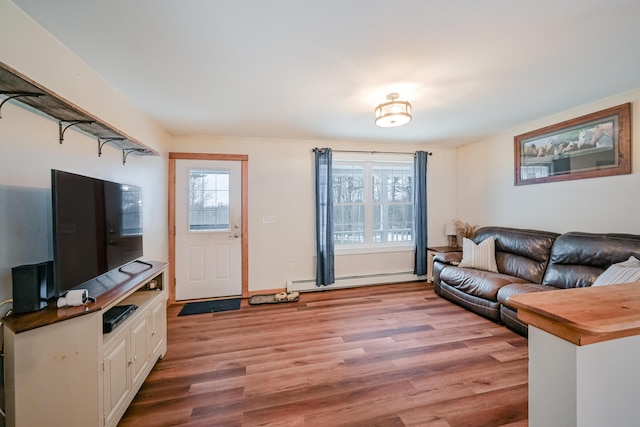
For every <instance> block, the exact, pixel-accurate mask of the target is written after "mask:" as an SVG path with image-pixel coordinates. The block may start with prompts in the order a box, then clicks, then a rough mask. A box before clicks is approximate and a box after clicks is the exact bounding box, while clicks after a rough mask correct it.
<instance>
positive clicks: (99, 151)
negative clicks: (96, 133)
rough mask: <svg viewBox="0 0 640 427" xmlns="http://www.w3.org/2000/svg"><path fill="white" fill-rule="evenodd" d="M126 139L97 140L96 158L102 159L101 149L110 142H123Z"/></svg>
mask: <svg viewBox="0 0 640 427" xmlns="http://www.w3.org/2000/svg"><path fill="white" fill-rule="evenodd" d="M125 139H126V138H100V137H99V138H98V157H102V147H104V144H106V143H107V142H111V141H124V140H125Z"/></svg>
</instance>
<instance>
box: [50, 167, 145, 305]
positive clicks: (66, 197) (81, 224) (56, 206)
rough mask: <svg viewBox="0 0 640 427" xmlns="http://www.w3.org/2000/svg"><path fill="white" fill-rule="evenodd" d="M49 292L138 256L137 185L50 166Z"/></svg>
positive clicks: (139, 207)
mask: <svg viewBox="0 0 640 427" xmlns="http://www.w3.org/2000/svg"><path fill="white" fill-rule="evenodd" d="M51 193H52V203H53V211H52V213H53V215H52V217H53V283H54V292H55V296H56V297H58V296H60V295H63V294H64V293H65V292H66V291H68V290H69V289H72V288H76V287H81V285H82V284H83V283H85V282H87V281H89V280H91V279H94V278H96V277H98V276H100V275H102V274H104V273H107V272H109V271H111V270H114V269H116V268H120V267H122V266H123V265H125V264H128V263H130V262H132V261H135V260H137V259H138V258H140V257H141V256H142V189H141V188H139V187H136V186H133V185H127V184H119V183H116V182H110V181H105V180H101V179H97V178H91V177H87V176H82V175H76V174H73V173H69V172H63V171H59V170H55V169H53V170H51Z"/></svg>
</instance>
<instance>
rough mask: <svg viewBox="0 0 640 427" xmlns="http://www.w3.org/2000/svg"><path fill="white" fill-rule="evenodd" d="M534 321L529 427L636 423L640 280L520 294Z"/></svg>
mask: <svg viewBox="0 0 640 427" xmlns="http://www.w3.org/2000/svg"><path fill="white" fill-rule="evenodd" d="M510 301H511V302H512V304H513V305H514V306H515V307H516V308H517V309H518V318H519V319H520V320H522V321H524V322H526V323H528V324H529V426H530V427H537V426H565V425H566V426H580V427H583V426H588V427H591V426H593V427H598V426H604V425H607V426H609V425H610V426H637V425H639V424H638V423H639V422H640V421H639V419H638V415H637V413H638V411H637V408H638V395H639V394H640V366H639V365H640V283H632V284H622V285H610V286H601V287H595V288H578V289H566V290H558V291H550V292H536V293H531V294H526V295H514V296H512V297H511V298H510Z"/></svg>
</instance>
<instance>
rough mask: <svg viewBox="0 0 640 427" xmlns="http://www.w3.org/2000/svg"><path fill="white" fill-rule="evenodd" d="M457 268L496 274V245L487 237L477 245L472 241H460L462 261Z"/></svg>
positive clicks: (491, 238)
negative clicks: (474, 269)
mask: <svg viewBox="0 0 640 427" xmlns="http://www.w3.org/2000/svg"><path fill="white" fill-rule="evenodd" d="M458 267H468V268H476V269H478V270H485V271H493V272H494V273H497V272H498V266H497V265H496V243H495V241H494V240H493V237H488V238H486V239H484V240H483V241H482V242H480V243H478V244H477V245H476V244H475V243H474V241H473V240H471V239H467V238H466V237H465V238H464V239H462V261H460V265H459V266H458Z"/></svg>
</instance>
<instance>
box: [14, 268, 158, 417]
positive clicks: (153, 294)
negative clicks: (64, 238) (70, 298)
mask: <svg viewBox="0 0 640 427" xmlns="http://www.w3.org/2000/svg"><path fill="white" fill-rule="evenodd" d="M166 265H167V264H166V263H157V262H154V263H152V267H151V268H150V269H148V270H146V271H143V272H141V273H139V274H137V275H132V274H130V273H117V272H116V273H113V274H112V276H111V277H109V279H110V280H109V282H113V283H115V285H114V287H112V288H109V289H108V290H107V291H106V292H104V293H103V294H102V295H100V294H99V293H98V292H96V291H95V290H94V291H93V292H92V290H91V288H90V291H89V293H90V295H97V299H98V302H97V304H95V305H89V306H87V307H72V308H67V309H57V308H55V304H54V305H53V306H51V305H50V306H49V307H47V308H46V309H44V310H41V311H40V312H36V313H26V314H25V315H18V316H16V317H14V318H12V316H8V317H6V318H5V395H6V408H7V411H6V412H7V422H6V424H7V426H10V427H11V426H19V427H20V426H27V427H31V426H41V425H59V426H65V427H74V426H79V427H87V426H98V427H102V426H115V425H117V424H118V421H119V420H120V418H121V417H122V415H123V414H124V412H125V411H126V409H127V407H128V406H129V404H130V403H131V401H132V400H133V398H134V397H135V394H136V393H137V392H138V390H139V389H140V386H142V383H143V382H144V380H145V378H146V377H147V375H148V374H149V372H150V371H151V369H152V368H153V366H154V365H155V363H156V361H157V360H158V359H160V358H162V357H164V354H165V353H166V349H167V343H166V336H167V335H166V327H167V326H166V301H167V291H166V289H163V284H164V283H167V281H166V279H165V275H166ZM151 280H155V281H156V282H157V283H159V286H158V289H155V290H146V288H147V286H146V285H147V283H149V281H151ZM106 282H107V280H106V279H105V280H103V281H101V282H99V283H97V284H96V287H99V286H102V287H104V283H106ZM100 303H102V305H98V304H100ZM124 304H135V305H137V306H138V309H137V310H136V311H135V312H134V313H133V314H132V315H131V316H129V317H128V318H127V319H125V320H124V321H122V323H120V324H119V325H118V326H117V327H116V328H115V329H114V330H113V331H112V332H110V333H108V334H103V331H102V316H103V314H104V313H105V312H106V311H107V310H108V309H110V308H111V307H114V306H116V305H124Z"/></svg>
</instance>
